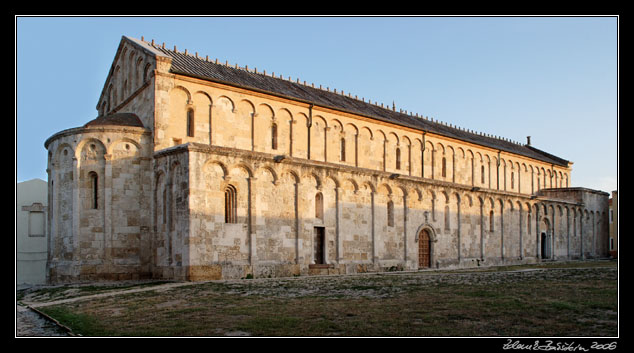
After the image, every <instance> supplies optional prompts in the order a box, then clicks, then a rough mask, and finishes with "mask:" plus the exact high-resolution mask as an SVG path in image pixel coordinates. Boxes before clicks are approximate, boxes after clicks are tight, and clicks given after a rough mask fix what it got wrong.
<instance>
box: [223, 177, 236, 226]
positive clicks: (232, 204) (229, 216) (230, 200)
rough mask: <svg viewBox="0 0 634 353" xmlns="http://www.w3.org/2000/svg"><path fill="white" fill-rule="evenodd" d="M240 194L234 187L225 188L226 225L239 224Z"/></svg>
mask: <svg viewBox="0 0 634 353" xmlns="http://www.w3.org/2000/svg"><path fill="white" fill-rule="evenodd" d="M237 196H238V193H237V192H236V188H235V187H234V186H233V185H227V187H226V188H225V223H238V197H237Z"/></svg>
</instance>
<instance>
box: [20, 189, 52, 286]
mask: <svg viewBox="0 0 634 353" xmlns="http://www.w3.org/2000/svg"><path fill="white" fill-rule="evenodd" d="M46 198H47V185H46V181H44V180H41V179H31V180H27V181H23V182H21V183H17V185H16V210H15V213H16V216H15V218H16V230H15V233H16V262H15V275H16V284H17V285H21V284H30V285H31V284H44V283H46V258H47V256H46V254H47V248H46V246H47V244H46V239H47V234H46V219H47V214H46V211H47V200H46Z"/></svg>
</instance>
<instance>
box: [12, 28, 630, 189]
mask: <svg viewBox="0 0 634 353" xmlns="http://www.w3.org/2000/svg"><path fill="white" fill-rule="evenodd" d="M15 23H16V26H15V29H16V37H15V40H16V42H15V54H16V56H15V58H16V72H15V73H16V115H15V121H16V145H15V148H16V155H15V156H16V162H15V165H16V180H17V181H25V180H29V179H33V178H41V179H45V180H46V178H47V176H46V150H45V149H44V141H45V140H46V139H47V138H48V137H50V136H51V135H53V134H55V133H56V132H59V131H61V130H63V129H68V128H73V127H78V126H81V125H83V124H85V123H86V122H88V121H89V120H91V119H93V118H95V117H96V116H97V110H96V108H95V106H96V104H97V99H98V98H99V95H100V93H101V90H102V88H103V84H104V82H105V79H106V76H107V74H108V71H109V70H110V65H111V64H112V61H113V59H114V55H115V53H116V50H117V47H118V45H119V42H120V40H121V37H122V36H123V35H125V36H130V37H134V38H139V39H140V38H141V36H143V37H144V38H145V40H151V39H154V40H155V41H156V42H158V43H163V42H164V43H165V45H166V46H167V47H169V48H173V47H174V45H176V47H177V48H178V49H179V50H184V49H188V51H189V52H192V53H193V52H198V54H199V55H202V56H205V55H209V57H210V58H213V59H215V58H218V60H219V61H221V62H225V61H229V63H231V64H236V63H237V64H238V65H240V66H244V65H248V66H249V67H250V68H252V67H256V68H257V69H258V70H266V71H267V72H275V73H276V75H279V74H283V75H284V77H288V76H291V77H292V78H293V80H295V79H296V78H299V79H300V80H301V81H304V80H305V81H306V82H308V83H315V85H317V86H318V85H320V84H321V85H322V86H324V87H330V89H333V88H336V89H337V90H338V91H339V90H344V91H345V92H351V93H352V94H353V95H358V96H359V97H364V98H365V99H366V100H367V99H371V100H372V101H377V102H383V103H385V104H389V105H390V106H391V105H392V102H394V104H395V105H396V107H397V109H404V110H407V111H408V112H414V113H418V114H421V115H425V116H429V117H433V118H434V119H438V120H441V121H445V122H447V123H451V124H453V125H458V126H461V127H464V128H468V129H473V130H476V131H481V132H485V133H488V134H492V135H497V136H503V137H505V138H509V139H512V140H515V141H519V142H525V141H526V136H531V142H532V145H533V146H534V147H536V148H539V149H542V150H544V151H547V152H549V153H551V154H554V155H556V156H558V157H561V158H565V159H567V160H570V161H572V162H574V165H573V172H572V185H571V186H581V187H587V188H591V189H597V190H602V191H606V192H610V191H612V190H616V189H617V166H618V159H617V153H618V145H617V137H618V131H617V128H618V101H617V98H618V89H617V88H618V87H617V84H618V83H617V78H618V72H617V69H618V61H617V60H618V51H617V50H618V38H617V34H618V29H617V23H618V19H617V18H616V17H202V18H201V17H16V21H15Z"/></svg>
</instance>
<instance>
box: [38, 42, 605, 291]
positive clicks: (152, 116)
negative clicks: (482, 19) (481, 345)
mask: <svg viewBox="0 0 634 353" xmlns="http://www.w3.org/2000/svg"><path fill="white" fill-rule="evenodd" d="M97 111H98V117H97V118H96V119H94V120H92V121H89V122H88V123H87V124H86V125H84V126H82V127H78V128H74V129H69V130H64V131H61V132H59V133H57V134H55V135H53V136H51V137H50V138H49V139H48V140H47V141H46V142H45V147H46V149H47V150H48V155H49V167H48V172H49V205H50V210H49V211H50V212H49V222H48V227H49V231H50V234H51V236H50V239H49V242H50V243H49V248H50V252H49V275H50V279H51V280H52V281H66V280H82V279H135V278H149V277H153V278H170V279H178V280H206V279H218V278H243V277H247V276H249V275H250V276H254V277H263V276H266V277H268V276H291V275H305V274H314V273H355V272H366V271H385V270H416V269H419V268H427V267H433V268H439V267H470V266H483V265H492V264H507V263H508V264H510V263H526V262H536V261H542V260H543V259H553V260H557V259H574V258H587V257H602V256H607V253H608V213H607V212H608V194H606V193H603V192H599V191H593V190H588V189H583V188H570V187H569V186H570V180H571V172H572V168H571V166H572V162H569V161H567V160H565V159H562V158H559V157H556V156H554V155H552V154H550V153H546V152H543V151H541V150H539V149H537V148H535V147H533V146H532V145H531V144H530V141H528V143H527V144H520V143H516V142H512V141H510V140H508V139H503V138H498V137H492V136H489V135H486V134H482V133H477V132H474V131H470V130H465V129H461V128H459V127H455V126H451V125H448V124H444V123H439V122H435V121H433V120H430V119H427V118H424V117H419V116H418V115H412V114H410V113H407V112H402V111H397V110H396V109H395V108H394V107H384V106H382V105H377V104H376V103H371V102H369V101H365V99H362V98H358V97H356V96H351V95H350V94H348V93H344V92H342V91H336V90H333V91H331V90H330V89H324V88H322V87H316V86H315V85H313V84H306V83H305V82H299V81H298V80H296V81H291V80H290V79H284V78H281V77H279V76H276V75H275V74H273V73H267V72H265V71H259V70H257V69H251V68H248V67H237V66H231V65H228V64H226V63H218V62H217V60H216V61H212V60H210V59H209V58H207V57H201V56H199V55H198V54H197V53H195V54H192V53H188V52H187V51H185V52H180V51H178V50H176V48H173V49H167V48H165V47H164V45H158V44H156V43H154V42H153V41H152V42H145V41H143V40H138V39H134V38H129V37H123V38H122V40H121V43H120V45H119V48H118V50H117V53H116V55H115V58H114V61H113V64H112V67H111V70H110V72H109V74H108V77H107V78H106V82H105V84H104V88H103V91H102V94H101V97H100V98H99V101H98V102H97Z"/></svg>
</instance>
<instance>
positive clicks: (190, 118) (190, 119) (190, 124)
mask: <svg viewBox="0 0 634 353" xmlns="http://www.w3.org/2000/svg"><path fill="white" fill-rule="evenodd" d="M187 136H189V137H194V110H193V109H188V110H187Z"/></svg>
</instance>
